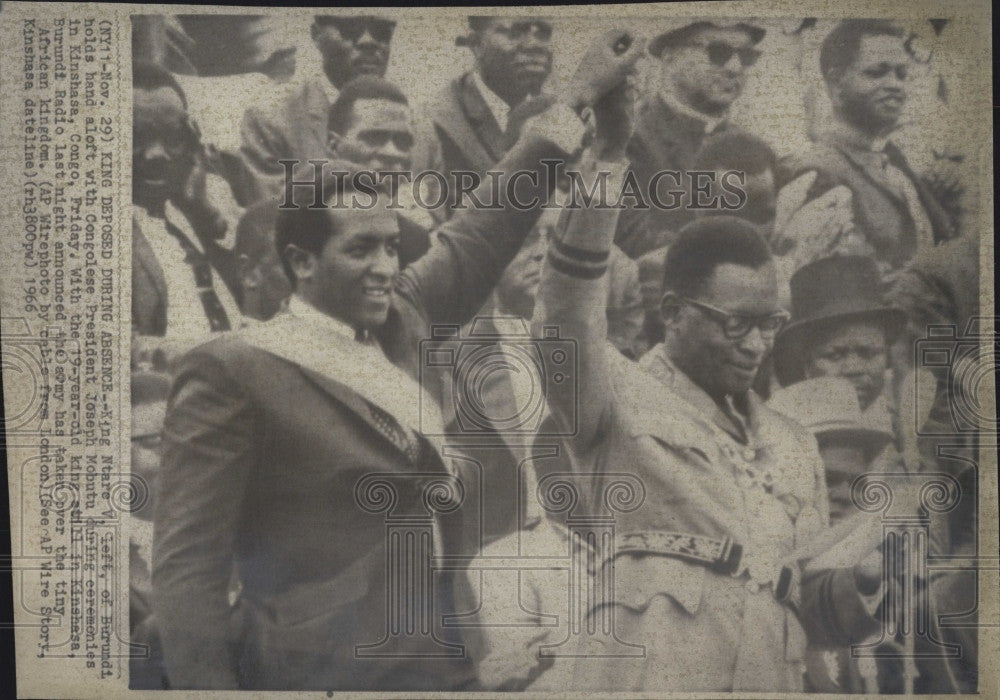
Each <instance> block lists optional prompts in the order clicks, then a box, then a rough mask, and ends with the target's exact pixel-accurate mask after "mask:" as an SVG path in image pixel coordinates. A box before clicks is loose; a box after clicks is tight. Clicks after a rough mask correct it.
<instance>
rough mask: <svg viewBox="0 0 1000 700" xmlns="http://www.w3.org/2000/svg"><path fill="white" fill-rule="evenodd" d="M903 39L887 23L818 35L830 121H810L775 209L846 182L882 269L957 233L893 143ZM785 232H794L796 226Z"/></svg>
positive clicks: (862, 23)
mask: <svg viewBox="0 0 1000 700" xmlns="http://www.w3.org/2000/svg"><path fill="white" fill-rule="evenodd" d="M906 42H907V38H906V36H905V35H904V32H903V31H902V29H900V28H899V27H897V26H895V25H894V24H892V23H891V22H889V21H887V20H845V21H843V22H841V23H840V24H838V25H837V26H836V27H835V28H834V29H833V30H832V31H831V32H830V33H829V34H828V35H827V37H826V38H825V39H824V40H823V44H822V46H821V48H820V55H819V64H820V72H821V73H822V75H823V80H824V82H825V83H826V89H827V93H828V95H829V97H830V103H831V107H832V119H831V120H829V121H828V122H826V123H824V124H817V125H815V128H814V131H815V132H816V133H815V137H814V144H813V146H812V147H811V148H810V149H809V150H808V151H807V152H806V153H803V154H801V155H797V156H793V157H792V158H790V159H789V160H790V162H789V163H788V171H789V172H790V173H791V175H792V176H793V177H794V178H796V182H792V183H790V184H789V185H788V186H786V187H785V188H784V189H783V191H782V192H781V194H780V195H779V203H778V209H779V210H789V211H792V210H794V209H796V208H797V207H798V206H802V205H805V206H808V205H809V203H811V202H812V201H813V200H815V199H817V198H819V197H821V196H823V195H824V194H825V193H828V192H830V191H831V190H833V189H834V188H838V187H841V186H842V187H846V189H847V190H848V191H849V192H850V195H851V196H850V209H851V217H850V218H851V224H852V225H853V227H854V228H856V229H857V230H858V231H859V232H860V233H861V234H862V235H863V236H864V238H865V239H866V240H867V243H868V244H869V246H870V250H869V251H865V252H869V253H871V254H873V255H874V257H875V258H876V260H877V261H878V263H879V265H880V267H881V268H882V271H883V273H884V274H885V273H890V272H893V271H896V270H899V269H900V268H902V267H903V266H904V265H905V264H906V263H907V262H908V261H909V260H911V259H912V258H913V256H914V254H915V253H916V252H917V251H918V250H922V249H925V248H929V247H932V246H934V245H936V244H937V243H940V242H941V241H943V240H946V239H948V238H952V237H953V236H954V235H955V230H954V226H953V222H951V221H950V220H949V217H948V215H947V213H946V212H945V210H944V209H943V208H942V207H941V205H940V204H939V203H938V201H936V199H935V197H934V195H933V193H932V192H931V190H930V189H929V188H928V186H927V185H926V184H925V183H924V182H923V180H922V179H921V178H920V177H919V176H918V175H917V173H916V172H914V170H913V168H911V167H910V164H909V162H908V161H907V159H906V157H905V156H904V155H903V153H902V151H901V150H900V149H899V147H898V146H897V145H896V144H894V143H893V142H892V141H891V137H892V135H893V133H894V132H895V131H896V130H897V128H898V127H899V125H900V120H901V118H902V116H903V110H904V107H905V105H906V102H907V97H908V93H909V89H910V82H909V81H910V76H911V71H912V70H913V64H914V61H913V58H912V57H911V55H910V53H909V51H908V49H907V43H906ZM806 178H810V179H812V182H811V184H809V180H807V179H806ZM802 184H807V185H808V188H803V187H802ZM794 192H799V193H804V196H803V194H793V193H794ZM800 199H801V201H797V200H800ZM785 230H786V231H790V232H791V234H792V235H794V233H795V230H796V227H787V228H785ZM792 242H794V241H789V243H792ZM776 244H777V245H779V246H780V245H782V243H781V242H778V241H776Z"/></svg>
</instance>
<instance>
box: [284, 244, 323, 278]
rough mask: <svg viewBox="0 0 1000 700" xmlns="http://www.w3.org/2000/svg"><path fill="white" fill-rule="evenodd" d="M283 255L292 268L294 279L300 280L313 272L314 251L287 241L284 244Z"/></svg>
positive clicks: (314, 266)
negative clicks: (286, 243) (311, 251)
mask: <svg viewBox="0 0 1000 700" xmlns="http://www.w3.org/2000/svg"><path fill="white" fill-rule="evenodd" d="M284 257H285V260H287V261H288V266H289V267H291V268H292V272H293V273H294V274H295V279H296V280H298V281H300V282H301V281H302V280H307V279H309V278H311V277H312V276H313V274H315V272H316V255H315V254H314V253H310V252H309V251H308V250H305V249H304V248H299V247H298V246H297V245H294V244H292V243H289V244H288V245H287V246H285V250H284Z"/></svg>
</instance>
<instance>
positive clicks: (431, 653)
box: [153, 32, 641, 691]
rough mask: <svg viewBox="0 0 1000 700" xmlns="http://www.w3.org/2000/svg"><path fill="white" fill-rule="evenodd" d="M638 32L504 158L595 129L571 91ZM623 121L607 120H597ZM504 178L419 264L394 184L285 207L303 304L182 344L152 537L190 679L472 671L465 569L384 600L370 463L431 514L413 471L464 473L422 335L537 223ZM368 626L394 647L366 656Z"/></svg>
mask: <svg viewBox="0 0 1000 700" xmlns="http://www.w3.org/2000/svg"><path fill="white" fill-rule="evenodd" d="M623 41H627V42H628V43H631V37H629V36H628V35H627V34H623V33H622V32H611V33H608V34H607V35H605V36H603V37H601V38H600V39H599V40H598V42H596V43H595V45H594V46H593V47H592V48H590V49H589V50H588V51H587V52H586V53H585V54H584V56H583V57H582V59H581V62H580V65H579V66H578V68H577V70H576V72H575V74H574V76H573V78H572V79H571V80H570V82H569V83H568V85H567V87H566V89H565V93H563V94H562V96H561V98H562V99H561V100H560V102H559V103H558V104H556V105H555V106H553V107H552V108H550V109H549V110H548V111H547V112H545V113H544V114H541V115H539V116H538V117H537V118H536V119H535V120H534V121H533V122H531V125H530V127H527V128H526V129H525V130H524V134H523V135H522V138H521V139H520V140H519V142H518V144H516V145H515V146H514V148H512V149H511V151H510V152H509V153H508V155H507V156H506V157H505V159H504V160H503V161H502V162H501V164H500V166H499V167H500V168H501V169H503V170H504V171H505V172H517V171H521V170H526V171H531V172H534V173H536V174H537V176H541V175H543V174H544V166H543V163H542V161H543V160H544V159H546V158H562V159H568V158H570V157H571V156H572V155H573V154H576V153H578V152H580V151H582V149H583V140H584V137H585V135H586V132H587V130H586V128H585V127H584V125H583V123H582V120H581V119H580V118H579V117H578V116H577V113H576V112H575V111H574V108H581V109H582V108H583V107H585V106H590V105H593V104H595V103H598V102H600V101H602V99H603V98H604V96H605V95H606V94H610V93H613V92H614V91H615V89H616V88H617V87H618V86H619V85H621V84H623V83H624V81H625V76H626V75H627V74H629V73H631V71H632V69H633V67H634V65H635V62H636V60H637V59H638V55H639V51H640V50H641V48H640V47H639V45H638V44H636V45H635V47H634V48H632V49H631V50H626V51H624V52H616V51H615V50H614V47H616V46H619V45H621V43H622V42H623ZM570 105H573V106H574V107H570ZM615 128H617V125H616V124H614V123H611V124H608V123H606V122H605V121H604V120H599V121H598V123H597V127H596V129H597V135H598V137H599V136H600V134H601V133H602V130H611V131H613V130H614V129H615ZM541 181H542V182H543V181H544V178H541ZM520 182H521V183H523V184H521V185H520V190H519V191H518V192H516V193H514V194H515V195H516V197H517V201H520V202H529V201H531V200H532V198H538V200H539V201H545V199H546V197H547V194H546V193H545V192H544V185H541V186H538V185H530V181H528V178H524V179H522V180H521V181H520ZM529 185H530V186H529ZM337 188H343V189H342V190H341V191H340V192H339V193H338V190H337ZM484 188H487V190H486V191H484V192H481V193H480V194H481V195H483V196H485V195H486V194H487V193H488V188H489V183H484ZM338 194H342V195H344V197H345V198H347V197H350V195H351V194H352V192H351V191H350V179H345V178H331V182H330V183H329V190H328V201H338V199H337V197H338ZM384 194H385V193H384V192H383V193H382V195H384ZM501 195H502V196H501V201H500V206H499V208H497V209H468V210H465V211H464V212H461V213H459V214H458V215H456V217H454V218H453V219H452V220H451V221H449V222H448V223H446V224H444V225H443V226H442V228H441V229H440V230H439V231H438V232H437V238H436V240H437V243H436V244H435V245H434V246H432V248H431V249H430V251H429V252H428V253H427V254H426V255H424V256H423V257H422V258H420V260H418V261H416V262H415V263H413V264H411V265H410V266H409V267H407V268H406V269H405V270H403V271H399V268H398V257H397V256H396V252H395V251H396V246H397V241H398V235H399V228H398V224H397V221H396V215H395V211H394V210H393V209H390V208H387V207H388V204H389V202H387V201H386V198H385V197H384V196H383V197H379V198H377V201H376V202H375V206H374V207H371V208H361V207H350V208H340V207H329V208H322V209H312V208H309V207H304V206H300V207H297V208H294V209H289V210H286V211H283V212H282V214H281V218H280V220H279V223H278V233H277V241H278V248H279V250H280V251H281V253H282V262H283V264H284V267H285V270H286V273H287V274H288V275H289V280H290V282H291V284H292V287H293V296H292V298H291V300H290V301H289V304H288V313H283V314H280V315H278V316H276V317H275V318H273V319H271V320H270V321H268V322H266V323H264V324H261V325H259V326H257V327H251V328H247V329H244V330H243V331H242V332H241V333H239V334H227V335H224V336H222V337H219V338H217V339H215V340H212V341H210V342H208V343H206V344H204V345H202V346H200V347H199V348H196V349H195V350H194V351H192V352H191V353H189V354H188V355H187V356H185V357H184V358H183V359H182V360H181V361H180V363H179V364H178V368H177V372H176V379H175V387H174V392H173V397H174V398H173V401H172V402H171V404H170V406H169V408H168V411H167V417H166V421H165V427H164V438H165V442H164V456H163V463H162V468H161V480H160V484H161V490H160V497H159V500H158V505H157V509H156V515H155V522H156V528H155V532H154V546H153V592H154V609H155V610H156V612H157V616H158V618H159V620H160V626H161V630H162V635H163V641H164V651H165V659H166V663H167V670H168V675H169V677H170V682H171V686H172V687H175V688H200V689H208V688H229V689H234V688H237V687H242V688H257V689H283V690H289V689H314V690H330V689H351V690H367V689H371V690H382V691H385V690H392V689H399V690H410V691H413V690H418V689H434V690H447V689H459V688H468V687H470V684H472V683H473V682H474V672H475V668H474V660H473V659H471V658H470V657H469V656H467V655H465V654H462V655H458V656H455V655H453V656H451V657H442V656H440V655H436V656H435V652H439V651H440V649H441V644H442V641H445V640H449V639H451V640H454V639H455V637H456V631H455V630H454V629H443V628H442V627H441V623H440V620H441V617H440V616H442V615H446V614H447V613H449V612H455V608H454V603H453V595H454V587H453V586H452V585H450V580H451V578H454V577H447V576H444V577H442V578H443V579H444V580H442V579H441V578H439V579H438V580H436V581H434V584H435V585H434V586H433V587H432V590H426V589H425V590H424V593H425V594H426V596H427V597H424V598H421V599H420V600H419V601H413V603H414V604H415V605H420V604H425V605H430V607H429V608H424V609H421V610H420V611H418V610H415V609H412V608H410V607H409V606H408V605H406V604H405V603H403V609H402V610H400V609H397V608H396V607H395V606H390V605H388V604H389V603H390V602H391V601H390V600H388V599H387V597H386V596H387V595H390V594H391V593H392V589H391V588H390V587H387V584H386V575H387V573H386V571H385V569H384V567H385V565H386V561H387V558H388V556H389V551H390V550H389V549H388V548H389V547H390V542H389V541H388V540H389V538H387V537H386V531H385V527H386V525H385V523H386V520H385V514H384V513H381V512H376V510H374V509H372V510H367V511H366V510H364V509H362V507H361V506H362V504H363V502H364V501H363V500H359V498H361V497H360V496H359V495H358V494H356V492H355V488H356V486H357V484H358V483H359V479H362V478H365V477H367V476H370V475H374V474H380V475H387V476H391V477H398V479H397V481H396V483H397V485H398V489H397V492H398V501H395V500H394V504H393V507H398V508H400V509H401V510H399V511H393V512H394V513H397V512H398V513H411V514H413V513H420V512H423V511H422V510H421V509H422V508H425V507H427V508H429V507H430V506H426V503H427V501H425V500H422V491H423V488H424V487H426V486H427V482H426V481H424V480H423V479H422V477H423V476H424V475H423V474H416V476H419V477H421V479H420V480H419V481H413V480H411V479H408V478H407V477H408V476H414V474H413V473H414V472H418V473H422V472H429V473H431V474H433V475H436V476H437V478H439V479H447V478H448V477H449V475H450V474H452V472H451V469H450V466H449V465H450V461H449V462H446V461H445V459H444V457H443V453H442V447H441V445H440V443H439V442H438V441H437V440H436V439H435V437H434V436H436V435H437V436H439V435H441V430H442V427H441V426H443V424H442V421H441V418H440V413H439V410H438V408H437V406H438V405H437V403H436V402H434V401H433V399H431V398H428V397H426V396H425V395H424V394H425V389H424V388H423V387H422V386H421V385H420V384H419V383H418V382H417V377H418V376H419V369H420V363H421V361H422V360H421V357H420V353H419V340H421V339H424V338H426V337H427V333H428V328H429V327H430V326H431V325H432V324H456V323H464V322H465V321H467V320H468V319H469V317H471V316H472V315H473V314H474V313H475V312H476V311H477V310H478V309H479V308H480V307H481V306H482V304H483V303H484V302H485V300H486V297H487V296H488V294H489V293H490V291H491V290H492V288H493V287H494V285H495V284H496V281H497V280H498V279H499V277H500V276H501V274H502V272H503V269H504V268H505V267H506V266H507V264H508V263H509V262H510V260H511V259H513V257H514V255H515V254H516V253H517V251H518V250H519V249H520V247H521V244H522V243H523V241H524V238H525V237H526V236H527V234H528V233H529V231H530V230H531V228H532V227H533V226H534V224H535V223H536V220H537V218H538V216H539V211H540V210H539V208H538V207H537V206H536V207H533V208H527V209H526V208H524V207H516V206H514V204H513V203H512V202H511V201H510V200H509V198H507V197H505V196H503V195H504V193H503V192H502V193H501ZM346 201H350V200H349V199H347V200H346ZM261 436H266V437H267V439H265V440H262V439H261ZM404 480H405V481H406V484H405V485H404V484H403V481H404ZM383 494H384V492H383V491H379V492H378V493H377V494H371V497H375V496H378V497H381V496H382V495H383ZM432 500H437V499H432ZM422 504H425V505H422ZM440 505H443V504H440ZM456 507H457V504H456ZM460 516H461V513H458V514H457V516H456V517H460ZM454 523H455V521H454V519H451V517H450V516H441V517H440V518H439V519H438V524H439V525H440V529H439V530H438V532H439V535H440V536H434V537H433V538H430V539H429V540H428V541H423V540H422V542H423V544H422V545H421V546H422V547H423V546H426V549H421V555H426V556H435V555H436V554H437V553H442V554H443V553H444V552H446V551H447V549H445V550H444V551H442V548H444V547H445V546H446V543H448V542H450V541H451V540H452V538H451V537H450V535H449V532H450V528H451V525H453V524H454ZM234 564H235V565H236V566H237V568H238V572H239V580H240V582H241V584H242V598H241V601H240V605H239V608H238V610H239V614H240V615H241V616H243V619H245V620H246V625H245V626H243V628H242V630H241V632H242V634H241V635H239V636H238V638H239V639H240V640H241V642H242V643H241V645H240V647H239V649H238V650H237V653H236V654H235V655H234V654H232V653H231V652H232V649H231V646H230V642H231V640H232V639H233V637H231V636H230V635H229V634H228V630H229V628H230V624H231V623H233V622H234V620H232V619H231V617H230V607H229V605H228V601H227V598H226V592H227V581H228V580H229V577H230V574H231V570H230V567H231V566H232V565H234ZM428 578H430V576H428ZM421 582H422V583H428V584H429V583H430V582H429V581H425V580H423V579H421ZM432 595H433V600H428V597H430V596H432ZM407 598H408V596H407ZM421 613H425V614H431V613H433V616H434V617H433V619H432V620H428V619H427V618H422V620H421V621H420V623H419V624H429V625H432V626H433V627H432V628H433V630H434V634H435V635H436V636H435V637H434V638H431V637H430V635H418V637H417V639H416V640H415V639H414V636H413V635H406V634H394V633H390V630H395V629H396V625H397V624H403V621H402V620H401V619H399V618H389V619H387V615H394V614H398V615H418V614H421ZM408 619H412V618H408ZM383 639H384V644H382V645H379V644H378V643H379V641H380V640H383ZM456 641H457V640H456ZM445 643H449V642H446V641H445ZM359 645H369V647H368V648H369V649H370V648H371V647H372V646H377V647H378V649H379V650H381V651H382V653H383V655H382V656H381V657H379V658H377V659H374V660H372V659H369V658H366V657H365V655H364V654H360V655H359V654H358V652H357V647H358V646H359ZM450 648H451V649H454V648H455V647H450Z"/></svg>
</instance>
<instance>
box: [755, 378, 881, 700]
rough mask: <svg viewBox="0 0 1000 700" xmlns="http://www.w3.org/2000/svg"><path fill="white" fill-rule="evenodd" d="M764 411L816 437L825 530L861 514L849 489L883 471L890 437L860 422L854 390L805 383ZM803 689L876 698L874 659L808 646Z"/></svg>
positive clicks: (826, 381)
mask: <svg viewBox="0 0 1000 700" xmlns="http://www.w3.org/2000/svg"><path fill="white" fill-rule="evenodd" d="M768 406H770V407H771V408H772V409H774V410H775V411H778V412H779V413H783V414H784V415H786V416H788V417H789V418H791V419H792V420H794V421H796V422H798V423H799V424H801V425H802V426H804V427H805V428H807V429H808V430H809V431H810V432H811V433H812V434H813V435H815V436H816V442H817V444H818V446H819V454H820V457H822V459H823V471H824V475H825V477H826V487H827V491H828V493H829V497H830V525H831V526H837V525H838V524H840V523H845V522H847V521H848V520H849V519H850V518H852V517H857V516H858V515H859V514H861V513H862V511H861V510H860V509H859V508H858V507H857V505H855V502H854V500H853V498H852V495H851V493H852V484H853V482H854V480H855V479H856V478H858V477H860V476H861V475H863V474H866V473H869V472H872V471H879V470H880V469H882V468H883V467H884V466H885V463H884V462H880V461H879V460H878V457H879V456H880V455H881V454H882V452H883V451H884V450H886V448H888V447H889V445H890V443H891V442H892V440H893V434H892V432H891V431H890V430H889V429H888V427H887V426H877V425H872V424H870V423H868V422H867V421H866V420H865V418H864V416H863V415H862V414H861V409H860V408H859V407H858V398H857V393H856V392H855V389H854V386H853V385H852V384H851V383H850V382H849V381H847V380H846V379H842V378H840V377H822V378H818V379H804V380H802V381H801V382H796V383H795V384H792V385H791V386H789V387H787V388H784V389H779V390H778V391H776V392H775V393H774V395H773V396H772V397H771V399H770V400H769V401H768ZM862 517H864V516H862ZM871 641H874V639H873V640H869V642H871ZM806 690H807V692H813V693H872V694H874V693H878V692H879V679H878V667H877V662H876V659H873V658H864V659H861V658H858V659H855V658H852V656H851V650H850V648H847V647H839V648H821V647H816V646H811V647H810V648H809V650H808V651H807V653H806Z"/></svg>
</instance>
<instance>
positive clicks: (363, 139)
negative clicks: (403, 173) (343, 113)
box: [334, 99, 413, 172]
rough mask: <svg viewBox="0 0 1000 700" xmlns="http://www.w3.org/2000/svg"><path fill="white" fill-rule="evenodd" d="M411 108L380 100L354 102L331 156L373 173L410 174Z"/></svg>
mask: <svg viewBox="0 0 1000 700" xmlns="http://www.w3.org/2000/svg"><path fill="white" fill-rule="evenodd" d="M410 121H411V120H410V108H409V107H407V106H406V105H404V104H400V103H398V102H393V101H391V100H382V99H377V100H375V99H359V100H355V102H354V105H353V106H352V108H351V119H350V125H349V127H348V128H347V129H345V132H344V134H342V135H340V137H339V138H337V137H334V138H335V145H334V152H335V154H336V155H337V156H338V157H340V158H344V159H345V160H348V161H350V162H352V163H356V164H357V165H360V166H361V167H362V168H364V169H367V170H373V171H375V172H381V171H387V170H409V168H410V163H411V161H412V158H411V153H412V150H413V130H412V128H411V126H410Z"/></svg>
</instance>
